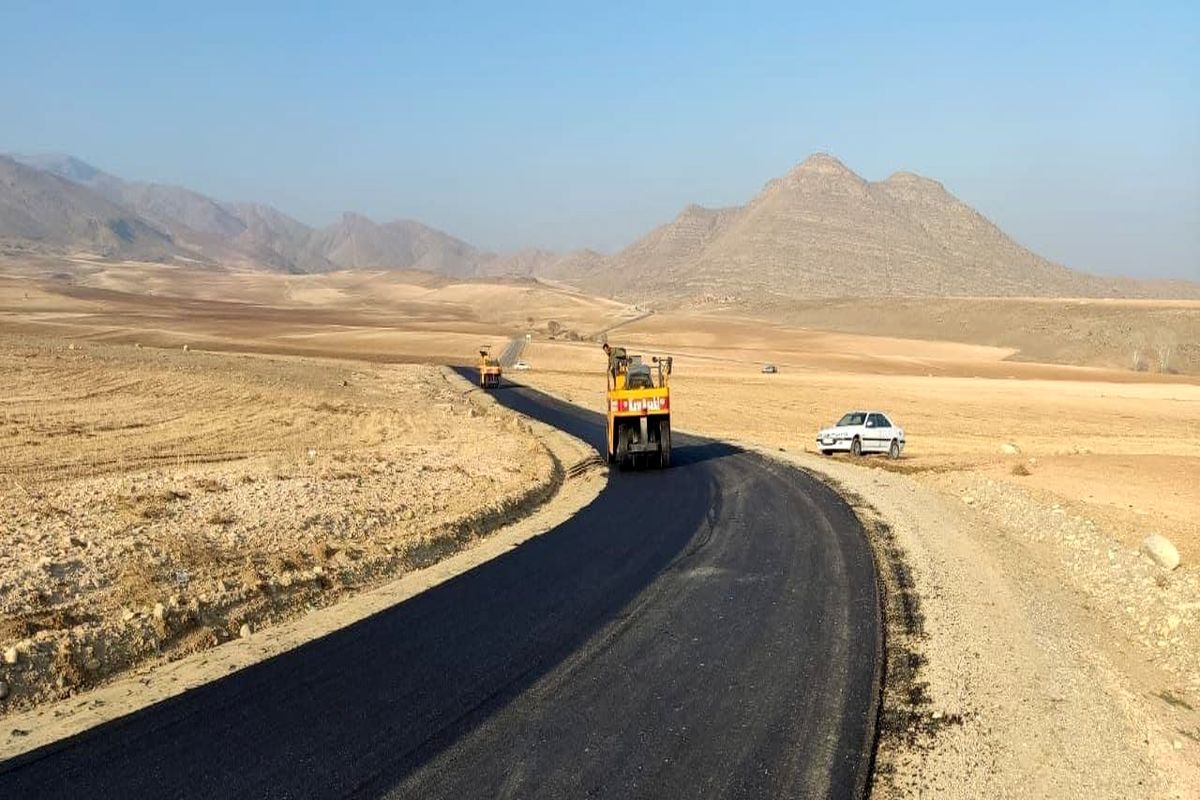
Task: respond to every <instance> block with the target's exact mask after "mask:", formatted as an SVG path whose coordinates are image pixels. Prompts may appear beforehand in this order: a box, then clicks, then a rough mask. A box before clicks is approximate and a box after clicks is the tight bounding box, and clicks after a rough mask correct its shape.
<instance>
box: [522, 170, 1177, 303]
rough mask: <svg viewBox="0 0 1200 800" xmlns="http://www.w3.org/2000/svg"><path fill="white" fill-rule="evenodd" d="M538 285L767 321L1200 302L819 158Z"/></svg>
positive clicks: (926, 183)
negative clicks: (899, 305)
mask: <svg viewBox="0 0 1200 800" xmlns="http://www.w3.org/2000/svg"><path fill="white" fill-rule="evenodd" d="M542 274H545V275H548V276H551V277H555V278H558V279H560V280H564V281H567V282H569V283H574V284H577V285H579V286H581V287H583V288H586V289H588V290H590V291H594V292H598V293H600V294H605V295H612V296H616V297H621V298H624V299H626V300H629V301H631V302H639V303H649V304H652V305H655V306H657V307H694V306H703V305H733V306H737V307H739V308H741V309H743V310H755V311H761V310H767V309H770V310H772V311H774V310H775V309H777V308H778V307H779V306H780V305H781V304H785V303H787V302H790V301H793V300H797V299H801V298H812V297H862V296H866V297H881V296H883V297H894V296H923V297H945V296H976V297H978V296H984V297H1111V296H1119V297H1131V296H1132V297H1137V296H1190V297H1200V285H1198V284H1185V283H1183V282H1178V283H1174V284H1172V283H1162V284H1155V283H1144V282H1137V281H1129V280H1112V279H1106V278H1100V277H1097V276H1093V275H1089V274H1087V273H1083V272H1078V271H1075V270H1072V269H1068V268H1066V267H1064V266H1061V265H1059V264H1054V263H1051V262H1049V261H1047V260H1046V259H1044V258H1041V257H1040V256H1038V255H1037V254H1035V253H1033V252H1031V251H1029V250H1028V249H1026V248H1024V247H1022V246H1021V245H1020V244H1018V243H1017V242H1015V241H1014V240H1013V239H1011V238H1010V237H1009V236H1007V235H1006V234H1005V233H1004V232H1003V231H1001V230H1000V229H999V228H997V227H996V226H995V225H994V224H993V223H992V222H991V221H990V220H988V219H987V218H986V217H984V216H983V215H982V214H980V213H979V212H977V211H975V210H974V209H973V208H971V207H970V206H968V205H966V204H965V203H963V202H962V201H960V200H959V199H958V198H956V197H954V196H953V195H952V194H950V193H949V192H947V191H946V189H945V188H944V187H943V186H942V185H941V184H940V183H938V182H937V181H934V180H930V179H928V178H924V177H921V176H919V175H914V174H912V173H907V172H898V173H896V174H895V175H892V176H891V177H890V178H888V179H887V180H884V181H878V182H870V181H866V180H864V179H862V178H861V177H859V176H858V175H856V174H855V173H854V172H852V171H851V170H849V169H848V168H847V167H846V166H845V165H844V164H842V163H841V162H840V161H838V160H837V159H836V158H834V157H832V156H829V155H825V154H818V155H814V156H812V157H810V158H808V159H807V160H806V161H804V162H803V163H802V164H800V165H799V166H797V167H796V168H795V169H793V170H792V171H791V172H789V173H787V174H786V175H784V176H783V177H782V178H777V179H775V180H772V181H770V182H769V183H768V184H767V185H766V186H765V187H764V188H763V190H762V191H761V192H760V193H759V194H758V195H757V196H756V197H755V198H753V199H752V200H751V201H750V202H749V203H747V204H746V205H744V206H740V207H735V208H723V209H708V208H702V207H700V206H695V205H693V206H689V207H687V208H686V209H684V211H683V212H682V213H681V214H680V215H679V216H678V217H677V218H676V219H675V220H673V221H672V222H670V223H668V224H666V225H663V226H661V227H659V228H656V229H655V230H653V231H651V232H650V233H649V234H647V235H646V236H645V237H643V238H642V239H640V240H638V241H637V242H635V243H634V244H632V245H630V246H629V247H627V248H625V249H624V250H622V251H621V252H620V253H617V254H616V255H614V256H612V257H611V258H607V259H603V260H602V261H599V262H587V261H582V262H581V261H578V260H569V261H565V262H558V263H555V264H550V265H548V266H547V268H546V269H545V270H544V271H543V273H542Z"/></svg>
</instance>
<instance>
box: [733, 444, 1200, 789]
mask: <svg viewBox="0 0 1200 800" xmlns="http://www.w3.org/2000/svg"><path fill="white" fill-rule="evenodd" d="M749 447H750V448H751V449H756V450H759V451H760V452H763V453H764V454H767V455H770V456H772V457H776V458H780V459H782V460H785V461H787V462H788V463H792V464H795V465H796V466H798V467H800V468H802V469H805V470H808V471H810V472H812V473H814V474H817V475H819V476H821V477H823V478H824V479H826V480H827V481H829V482H830V483H832V484H835V485H836V486H837V487H838V488H839V490H841V491H842V492H843V493H844V494H845V495H846V496H847V497H848V498H849V499H850V500H851V502H852V503H853V504H854V505H855V507H856V510H857V511H858V513H859V514H860V516H861V517H862V518H863V519H864V522H866V523H867V527H868V529H869V530H870V531H872V536H873V539H874V544H875V546H876V550H877V558H878V559H880V560H882V561H888V560H891V561H892V564H890V565H889V564H882V565H881V572H882V573H884V574H885V576H886V575H887V574H888V573H891V576H890V581H891V582H892V584H893V585H891V586H888V587H887V588H888V590H889V603H890V605H891V607H890V608H889V611H890V613H889V615H888V616H889V628H888V636H889V642H888V653H889V665H888V669H889V675H888V681H887V684H888V685H887V690H886V692H885V701H884V709H883V714H882V719H883V725H882V729H881V736H880V742H879V750H878V754H877V763H876V785H875V790H874V796H875V797H883V798H916V797H947V798H967V797H1046V798H1051V797H1052V798H1089V800H1096V799H1097V798H1114V800H1115V799H1116V798H1142V797H1146V798H1194V797H1198V796H1200V788H1198V787H1200V740H1198V739H1200V719H1198V715H1197V713H1196V711H1195V710H1194V706H1195V705H1196V704H1195V703H1194V702H1193V701H1192V698H1194V697H1195V696H1196V695H1195V690H1194V688H1193V686H1194V684H1193V681H1194V679H1195V672H1194V671H1191V672H1189V670H1192V669H1194V660H1190V661H1189V659H1188V657H1187V654H1188V649H1189V647H1190V648H1191V650H1190V655H1191V657H1192V659H1194V658H1195V656H1196V654H1197V649H1196V648H1195V646H1194V643H1195V639H1194V637H1195V633H1196V626H1194V625H1192V624H1191V621H1192V618H1191V617H1186V618H1184V619H1185V620H1186V621H1184V622H1175V625H1174V627H1173V628H1172V630H1171V631H1170V633H1171V634H1172V635H1173V637H1174V638H1176V639H1178V641H1177V642H1176V643H1174V644H1171V641H1170V638H1168V639H1167V640H1165V641H1167V644H1166V645H1163V646H1159V642H1162V641H1164V640H1162V639H1155V640H1154V641H1150V639H1148V638H1147V635H1146V632H1145V630H1143V628H1142V627H1139V626H1138V622H1139V621H1140V619H1141V617H1140V616H1138V614H1139V613H1140V612H1138V613H1130V612H1126V611H1125V610H1124V609H1125V608H1128V607H1130V606H1132V607H1134V608H1135V609H1142V608H1151V607H1154V608H1160V607H1163V606H1164V605H1172V604H1174V605H1172V607H1174V606H1182V607H1183V609H1184V610H1183V611H1181V612H1180V613H1186V611H1187V609H1189V608H1190V609H1194V608H1200V606H1195V605H1192V606H1188V605H1187V603H1188V602H1192V603H1193V604H1194V600H1195V599H1196V587H1195V581H1194V578H1195V576H1194V574H1186V575H1171V576H1164V575H1163V574H1161V570H1159V569H1158V568H1157V567H1155V566H1154V565H1152V564H1150V563H1149V561H1148V560H1147V559H1145V558H1143V557H1141V556H1139V555H1138V554H1137V553H1136V552H1134V553H1128V552H1125V553H1122V554H1121V555H1120V558H1119V566H1118V567H1117V568H1114V567H1113V566H1112V565H1111V563H1110V556H1109V552H1110V551H1109V548H1108V547H1102V546H1101V543H1102V542H1103V541H1104V540H1105V537H1104V534H1103V532H1102V531H1099V530H1096V529H1095V528H1094V526H1093V527H1092V530H1091V535H1092V536H1094V537H1095V541H1086V542H1085V541H1084V540H1083V538H1082V537H1083V535H1084V533H1086V532H1088V530H1089V529H1088V526H1087V525H1086V524H1085V523H1084V522H1082V521H1080V520H1072V519H1071V518H1070V517H1069V516H1068V515H1065V514H1062V513H1059V512H1056V511H1055V510H1053V509H1044V508H1041V507H1040V506H1039V505H1038V504H1036V503H1034V502H1032V501H1031V500H1030V499H1029V498H1027V497H1022V496H1020V493H1019V492H1017V493H1016V494H1011V493H1007V492H1010V491H1011V490H1010V489H1009V488H1008V487H1001V486H998V485H995V486H993V487H992V494H991V495H984V493H983V491H982V489H981V488H980V487H972V488H970V489H969V491H971V492H972V494H969V495H967V498H968V500H969V502H964V500H963V499H962V497H961V492H962V491H963V488H962V487H955V486H949V485H948V486H942V487H933V486H928V485H925V484H923V483H922V482H920V481H918V480H916V479H914V478H912V477H910V476H905V475H900V474H895V473H891V472H887V471H884V470H881V469H867V468H863V467H862V466H859V465H856V464H852V463H849V462H846V461H843V460H840V459H839V460H835V459H828V458H822V457H819V456H815V455H809V454H795V453H785V452H779V451H777V450H768V449H765V448H757V447H753V446H749ZM979 496H986V497H989V498H992V499H989V500H987V501H986V502H981V500H980V497H979ZM981 506H983V507H981ZM1060 524H1067V525H1068V526H1070V527H1071V530H1073V531H1074V534H1073V535H1074V536H1075V539H1076V540H1077V541H1080V542H1081V543H1080V544H1078V545H1077V546H1076V545H1073V544H1071V543H1070V542H1068V541H1067V540H1066V538H1065V535H1064V534H1063V532H1062V530H1061V529H1060V527H1058V526H1059V525H1060ZM1047 540H1053V541H1054V542H1056V544H1055V545H1054V546H1047V545H1046V541H1047ZM1060 545H1061V546H1060ZM1083 551H1086V552H1087V553H1088V555H1089V559H1084V557H1083V556H1082V555H1081V552H1083ZM1068 554H1074V556H1075V557H1074V559H1072V558H1070V557H1068ZM1091 560H1096V561H1097V562H1102V563H1103V567H1104V568H1106V569H1107V572H1108V575H1107V580H1100V579H1099V578H1097V575H1099V574H1100V573H1101V572H1103V571H1104V570H1103V569H1101V568H1100V567H1094V566H1093V565H1092V563H1091ZM1085 563H1086V564H1087V566H1086V567H1084V566H1083V565H1084V564H1085ZM897 573H898V574H897ZM1085 573H1086V574H1087V575H1088V578H1087V579H1086V580H1082V581H1081V580H1079V579H1078V578H1076V577H1073V576H1078V575H1082V574H1085ZM898 594H900V595H903V596H902V597H898V596H897V595H898ZM1135 595H1136V598H1135ZM1164 596H1165V597H1166V599H1165V600H1164V599H1163V597H1164ZM1188 597H1190V598H1191V600H1190V601H1189V600H1187V599H1185V598H1188ZM1109 607H1115V608H1119V609H1120V610H1119V611H1111V610H1108V609H1109ZM1098 609H1099V611H1098ZM1147 613H1149V612H1147ZM1172 619H1174V618H1172ZM1143 627H1144V626H1143ZM1164 632H1165V631H1164ZM1147 643H1148V644H1149V645H1150V647H1147V646H1146V644H1147ZM1150 650H1156V651H1160V652H1159V653H1158V655H1157V657H1152V655H1154V654H1152V653H1150V652H1149V651H1150ZM1168 651H1169V652H1168Z"/></svg>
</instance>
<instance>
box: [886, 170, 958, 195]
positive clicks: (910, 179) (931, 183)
mask: <svg viewBox="0 0 1200 800" xmlns="http://www.w3.org/2000/svg"><path fill="white" fill-rule="evenodd" d="M884 183H888V184H892V185H893V186H911V187H924V188H927V189H936V190H938V191H942V192H944V191H946V187H945V186H943V185H942V184H941V183H939V182H938V181H935V180H933V179H932V178H926V177H925V176H924V175H918V174H917V173H915V172H905V171H900V172H894V173H892V174H891V175H889V176H888V179H887V180H885V181H884Z"/></svg>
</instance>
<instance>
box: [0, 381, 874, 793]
mask: <svg viewBox="0 0 1200 800" xmlns="http://www.w3.org/2000/svg"><path fill="white" fill-rule="evenodd" d="M496 396H497V397H498V398H499V399H500V400H501V401H502V402H504V403H505V404H507V405H509V406H511V407H513V408H515V409H517V410H519V411H521V412H524V413H526V414H529V415H530V416H534V417H537V418H539V419H542V420H544V421H546V422H548V423H550V424H553V425H556V426H558V427H560V428H562V429H564V430H566V431H568V432H570V433H573V434H575V435H577V436H580V437H582V438H584V439H586V440H588V441H592V442H595V443H596V444H597V445H598V446H599V445H600V444H601V442H602V440H603V431H604V423H603V417H600V416H598V415H595V414H592V413H589V412H586V411H583V410H581V409H579V408H576V407H574V406H570V405H567V404H564V403H560V402H558V401H555V400H552V399H550V398H548V397H546V396H544V395H541V394H538V393H537V392H534V391H532V390H529V389H525V388H520V387H506V388H505V389H504V390H502V391H500V392H498V393H497V395H496ZM676 438H677V442H678V444H677V446H676V449H675V464H676V466H675V467H673V468H672V469H670V470H667V471H664V472H657V471H655V472H640V473H629V474H616V473H614V474H613V475H612V478H611V480H610V481H609V484H608V486H607V488H605V489H604V490H603V491H602V493H601V494H600V496H599V497H598V498H597V499H596V501H595V502H593V503H592V504H591V505H590V506H588V507H586V508H584V509H583V510H582V511H581V512H580V513H579V514H577V515H576V516H575V517H574V518H572V519H571V520H570V521H568V522H567V523H565V524H563V525H561V526H560V527H559V528H557V529H555V530H554V531H551V532H549V533H547V534H545V535H543V536H541V537H537V538H535V539H533V540H531V541H529V542H527V543H526V544H524V545H522V546H521V547H519V548H516V549H514V550H512V551H510V552H508V553H507V554H505V555H503V556H501V557H499V558H497V559H495V560H493V561H490V562H488V563H486V564H483V565H481V566H479V567H478V568H476V569H474V570H472V571H470V572H468V573H466V574H463V575H461V576H459V577H457V578H455V579H453V580H451V581H449V582H447V583H445V584H442V585H441V586H438V587H436V588H434V589H431V590H430V591H428V592H426V593H424V594H422V595H420V596H418V597H416V598H414V599H413V600H411V601H409V602H406V603H403V604H401V605H399V606H396V607H394V608H392V609H389V610H388V611H385V612H382V613H380V614H377V615H375V616H373V617H370V618H368V619H366V620H363V621H362V622H360V623H358V624H355V625H353V626H351V627H349V628H346V629H344V630H342V631H339V632H337V633H334V634H331V635H329V636H326V637H324V638H322V639H319V640H317V641H314V642H310V643H309V644H307V645H305V646H303V647H300V648H298V649H296V650H293V651H291V652H289V653H286V654H283V655H281V656H278V657H276V658H274V659H272V660H269V661H266V662H263V663H261V664H258V665H256V666H253V667H249V668H247V669H245V670H242V671H240V672H237V673H234V674H232V675H229V676H228V677H226V678H224V679H222V680H219V681H216V682H214V683H211V684H208V685H206V686H203V687H200V688H198V689H195V690H193V691H191V692H187V693H185V694H183V695H181V696H179V697H176V698H173V699H171V700H168V701H165V702H163V703H160V704H158V705H156V706H152V707H150V708H148V709H145V710H143V711H141V712H138V713H136V714H132V715H130V716H128V717H125V718H123V719H121V720H117V721H115V722H112V723H109V724H108V725H105V726H103V727H101V728H98V729H94V730H92V731H89V732H86V733H84V734H81V735H79V736H76V737H74V738H72V739H69V740H66V741H65V742H62V743H59V744H57V745H53V746H51V747H48V748H43V749H42V750H39V751H35V752H33V753H31V754H29V755H27V756H22V757H19V758H17V759H13V760H12V761H9V762H7V763H4V764H0V797H4V798H14V799H15V798H24V797H38V798H53V797H88V798H91V799H92V800H95V799H97V798H122V799H124V798H133V797H197V798H212V797H238V798H249V797H279V798H283V797H341V796H347V797H364V798H376V797H413V798H443V797H444V798H467V797H519V798H527V797H553V798H558V797H569V798H582V797H616V798H629V797H747V798H760V797H837V798H842V797H855V796H860V795H861V794H862V793H863V789H864V786H865V783H866V780H867V775H868V767H869V761H870V752H871V747H872V741H873V734H874V722H875V709H876V706H877V700H878V684H879V669H880V647H881V633H880V626H879V616H878V600H877V597H876V589H875V576H874V569H873V565H872V560H871V554H870V551H869V549H868V546H867V543H866V540H865V537H864V536H863V533H862V530H861V528H860V526H859V524H858V521H857V520H856V518H855V517H854V515H853V513H852V512H851V510H850V509H849V508H848V507H847V506H846V504H845V503H844V502H843V501H842V500H841V499H840V498H839V497H838V496H837V495H836V494H835V493H834V492H833V491H831V490H830V489H829V488H827V487H826V486H824V485H823V484H821V483H819V482H818V481H816V480H814V479H812V478H810V477H808V476H807V475H805V474H803V473H801V472H799V471H797V470H794V469H791V468H788V467H786V466H784V465H781V464H777V463H774V462H772V461H770V460H767V459H764V458H762V457H760V456H756V455H753V454H750V453H746V452H742V451H738V450H736V449H734V448H732V447H729V446H727V445H723V444H720V443H716V442H711V441H705V440H698V439H692V438H687V437H683V436H677V437H676Z"/></svg>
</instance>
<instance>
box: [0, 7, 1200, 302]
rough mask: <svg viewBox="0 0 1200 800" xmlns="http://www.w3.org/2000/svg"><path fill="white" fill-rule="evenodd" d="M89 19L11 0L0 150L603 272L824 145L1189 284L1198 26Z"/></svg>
mask: <svg viewBox="0 0 1200 800" xmlns="http://www.w3.org/2000/svg"><path fill="white" fill-rule="evenodd" d="M100 5H102V4H96V3H87V4H84V3H80V4H71V3H54V2H25V1H24V0H6V2H5V3H4V7H3V9H0V57H2V61H0V64H3V67H0V151H12V152H26V153H29V152H67V153H71V154H74V155H77V156H79V157H81V158H83V159H84V160H86V161H89V162H91V163H93V164H95V165H96V166H99V167H101V168H103V169H106V170H108V171H110V172H113V173H115V174H118V175H120V176H122V177H126V178H130V179H141V180H153V181H161V182H167V183H177V184H182V185H186V186H189V187H191V188H195V189H198V190H200V191H203V192H205V193H208V194H212V195H214V196H216V197H219V198H222V199H237V200H258V201H263V202H268V203H271V204H273V205H276V206H278V207H279V208H280V209H282V210H284V211H286V212H288V213H291V214H293V215H295V216H297V217H298V218H300V219H302V220H303V221H305V222H308V223H311V224H323V223H327V222H329V221H332V220H333V219H334V218H335V217H336V215H337V214H338V213H339V212H340V211H342V210H356V211H360V212H362V213H365V214H367V215H368V216H371V217H373V218H375V219H378V220H381V221H383V220H388V219H393V218H398V217H409V218H415V219H419V220H422V221H424V222H427V223H429V224H432V225H435V226H437V227H440V228H443V229H445V230H447V231H449V232H451V233H454V234H456V235H458V236H461V237H463V238H465V239H467V240H468V241H471V242H472V243H475V244H478V245H480V246H485V247H493V248H503V249H509V248H515V247H522V246H542V247H552V248H574V247H582V246H590V247H595V248H598V249H603V250H613V249H616V248H619V247H621V246H623V245H625V244H627V243H629V242H630V241H631V240H633V239H634V238H636V237H637V236H639V235H641V234H642V233H644V232H645V231H646V230H648V229H649V228H651V227H653V226H654V225H657V224H660V223H662V222H664V221H666V220H668V219H670V218H671V217H673V216H674V215H675V214H676V213H677V212H678V211H679V210H680V209H681V208H682V207H683V206H684V205H686V204H687V203H690V202H699V203H702V204H705V205H730V204H735V203H742V202H745V201H746V200H747V199H749V198H750V197H751V196H753V195H754V194H755V193H756V192H757V191H758V190H759V188H761V186H762V184H763V183H765V182H766V181H767V180H769V179H770V178H772V177H774V176H777V175H780V174H782V173H784V172H786V171H787V170H788V169H789V168H790V167H791V166H792V165H793V164H795V163H796V162H798V161H801V160H803V159H804V158H805V157H806V156H807V155H809V154H810V153H812V152H814V151H818V150H823V151H828V152H831V153H833V154H835V155H837V156H838V157H839V158H841V159H842V160H843V161H845V162H846V163H847V165H848V166H850V167H851V168H852V169H854V170H855V171H857V172H859V173H860V174H861V175H863V176H864V177H866V178H868V179H873V180H874V179H881V178H884V177H886V176H887V175H889V174H890V173H892V172H894V171H896V170H900V169H907V170H912V171H916V172H920V173H922V174H925V175H928V176H930V177H933V178H936V179H938V180H941V181H942V182H943V183H944V184H945V185H946V187H947V188H948V189H950V190H951V191H952V192H954V193H955V194H957V195H958V196H959V197H961V198H962V199H963V200H965V201H966V202H968V203H970V204H972V205H974V206H975V207H976V208H978V209H979V210H980V211H982V212H983V213H985V214H986V215H988V216H989V217H991V218H992V219H993V220H994V221H995V222H997V223H998V224H999V225H1000V226H1001V227H1002V228H1004V229H1005V230H1006V231H1008V232H1009V233H1011V234H1012V235H1014V236H1015V237H1016V238H1017V239H1018V240H1019V241H1021V242H1022V243H1023V244H1026V245H1027V246H1029V247H1032V248H1033V249H1035V250H1037V251H1038V252H1040V253H1042V254H1043V255H1046V256H1048V257H1050V258H1053V259H1055V260H1058V261H1061V262H1064V263H1066V264H1068V265H1070V266H1073V267H1076V268H1080V269H1086V270H1090V271H1095V272H1105V273H1125V274H1136V275H1156V276H1177V277H1189V278H1193V279H1200V4H1197V3H1194V2H1193V3H1158V4H1145V7H1142V5H1141V4H1133V3H1130V4H1121V3H1112V4H1105V3H1094V2H1093V3H1078V4H1073V3H1063V4H1042V3H1030V4H1023V3H1004V4H994V7H992V8H990V9H985V10H978V9H971V8H969V7H967V6H969V5H971V4H963V3H953V4H931V3H922V4H911V5H909V4H905V3H894V2H893V3H879V4H866V3H864V4H862V5H859V6H857V7H850V4H831V3H821V4H815V5H813V6H811V7H805V6H804V5H803V4H800V3H729V4H705V3H702V2H698V1H697V0H693V1H692V2H689V3H623V2H604V3H595V2H593V3H588V4H586V5H584V6H582V7H580V8H570V7H569V6H570V4H565V3H531V2H516V1H515V0H514V2H509V3H453V2H442V3H434V2H431V3H384V2H379V3H353V2H341V3H338V4H328V5H326V4H309V3H287V4H283V3H280V4H266V3H264V4H255V5H254V7H253V8H252V9H246V8H242V7H241V5H242V4H233V3H229V4H225V3H219V2H214V3H205V4H186V7H185V5H184V4H157V3H156V4H151V3H144V4H142V3H132V2H128V3H113V4H105V5H111V6H112V7H110V8H101V7H99V6H100ZM246 5H250V4H246ZM834 5H843V6H846V7H844V8H833V7H832V6H834ZM176 6H177V7H176ZM1048 6H1054V7H1053V8H1050V7H1048Z"/></svg>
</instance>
